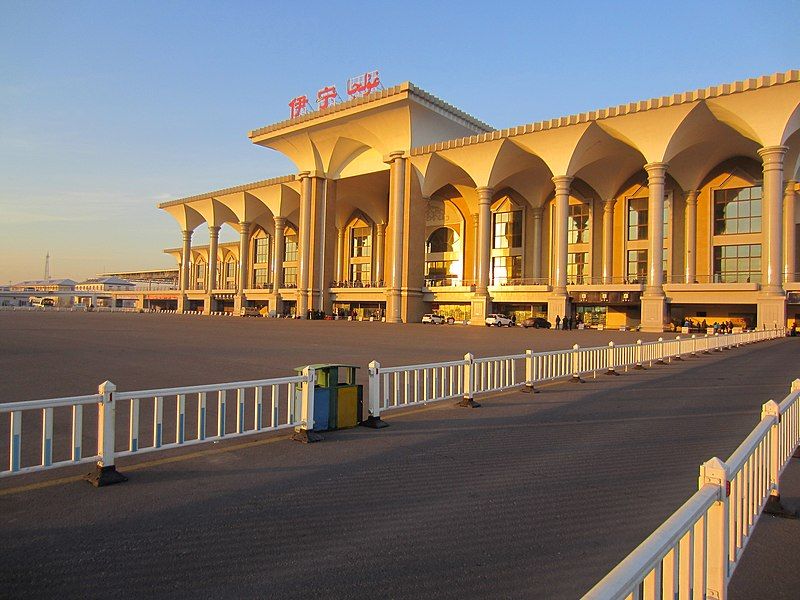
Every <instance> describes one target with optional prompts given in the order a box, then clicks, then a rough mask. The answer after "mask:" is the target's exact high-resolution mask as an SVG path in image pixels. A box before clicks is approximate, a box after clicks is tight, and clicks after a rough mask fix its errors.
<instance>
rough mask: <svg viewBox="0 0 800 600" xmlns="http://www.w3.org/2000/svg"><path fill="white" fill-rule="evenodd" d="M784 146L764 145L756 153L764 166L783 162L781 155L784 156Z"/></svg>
mask: <svg viewBox="0 0 800 600" xmlns="http://www.w3.org/2000/svg"><path fill="white" fill-rule="evenodd" d="M787 150H788V148H787V147H786V146H764V147H763V148H759V149H758V150H757V152H758V155H759V156H760V157H761V160H762V161H763V163H764V166H767V165H771V164H783V157H784V156H786V151H787Z"/></svg>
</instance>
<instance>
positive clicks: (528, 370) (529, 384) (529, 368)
mask: <svg viewBox="0 0 800 600" xmlns="http://www.w3.org/2000/svg"><path fill="white" fill-rule="evenodd" d="M522 391H523V392H532V393H534V394H538V393H539V390H537V389H536V388H535V387H533V350H525V387H524V388H522Z"/></svg>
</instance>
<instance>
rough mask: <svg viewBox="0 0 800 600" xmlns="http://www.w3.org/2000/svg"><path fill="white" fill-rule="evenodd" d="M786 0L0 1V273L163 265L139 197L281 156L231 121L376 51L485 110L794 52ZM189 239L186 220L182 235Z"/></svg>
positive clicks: (565, 109)
mask: <svg viewBox="0 0 800 600" xmlns="http://www.w3.org/2000/svg"><path fill="white" fill-rule="evenodd" d="M798 17H800V3H798V2H797V1H796V0H795V1H785V2H779V1H775V2H769V1H765V2H752V1H745V2H686V3H683V2H671V3H647V2H615V3H599V2H573V3H559V4H555V3H543V2H494V3H487V2H474V3H471V2H467V1H460V2H409V1H406V2H391V3H389V2H363V3H360V2H331V1H327V2H315V1H309V0H306V1H304V2H228V3H223V2H218V1H216V2H142V1H137V2H113V3H109V2H66V1H62V2H37V1H24V2H19V1H16V0H5V1H4V2H2V3H1V4H0V226H2V231H3V233H2V235H0V284H7V283H8V282H9V281H12V280H19V279H25V278H37V277H41V276H42V274H43V269H44V256H45V253H46V252H47V251H48V250H49V251H50V253H51V255H52V257H53V258H52V263H51V264H52V268H51V272H52V274H53V275H54V276H59V277H72V278H83V277H87V276H90V275H93V274H96V273H98V272H101V271H104V270H123V269H138V268H157V267H161V266H173V265H174V262H173V261H172V259H170V258H168V257H166V256H165V255H163V254H162V253H161V250H162V249H163V248H165V247H171V246H178V245H179V244H180V233H179V230H178V226H177V224H176V223H175V222H174V221H173V220H172V219H171V217H169V216H168V215H167V214H166V213H164V212H163V211H159V210H157V209H156V208H155V204H156V203H157V202H160V201H164V200H167V199H171V198H179V197H182V196H187V195H191V194H196V193H201V192H205V191H209V190H213V189H218V188H222V187H228V186H233V185H238V184H241V183H246V182H249V181H256V180H259V179H265V178H268V177H274V176H278V175H283V174H286V173H291V172H293V171H294V170H295V169H294V166H293V165H292V164H291V163H290V162H289V161H288V160H287V159H285V158H284V157H282V156H281V155H279V154H277V153H275V152H273V151H271V150H267V149H264V148H260V147H256V146H253V145H252V144H251V143H250V142H249V141H248V139H247V137H246V136H247V131H248V130H250V129H254V128H256V127H260V126H263V125H267V124H269V123H272V122H275V121H278V120H282V119H284V118H286V117H288V107H287V102H288V101H289V100H290V99H291V98H292V97H294V96H296V95H299V94H302V93H307V94H309V95H311V94H313V93H315V91H316V90H317V89H319V88H321V87H323V86H324V85H326V84H331V83H334V84H337V85H339V86H344V83H345V82H346V80H347V78H348V77H351V76H353V75H357V74H359V73H363V72H364V71H367V70H372V69H378V70H379V71H380V73H381V79H382V80H383V82H384V85H393V84H395V83H399V82H401V81H406V80H410V81H413V82H414V83H416V84H417V85H419V86H421V87H423V88H425V89H427V90H428V91H430V92H432V93H434V94H436V95H437V96H439V97H441V98H443V99H445V100H446V101H448V102H450V103H452V104H455V105H456V106H458V107H459V108H461V109H463V110H465V111H467V112H469V113H471V114H473V115H475V116H476V117H478V118H480V119H482V120H484V121H486V122H488V123H490V124H491V125H493V126H495V127H508V126H511V125H516V124H521V123H527V122H532V121H538V120H542V119H546V118H552V117H557V116H561V115H566V114H571V113H574V112H580V111H584V110H591V109H593V108H600V107H605V106H609V105H614V104H619V103H623V102H628V101H632V100H639V99H644V98H650V97H654V96H661V95H665V94H671V93H675V92H680V91H685V90H690V89H695V88H698V87H706V86H708V85H711V84H716V83H723V82H728V81H733V80H736V79H742V78H745V77H751V76H756V75H762V74H768V73H773V72H775V71H784V70H787V69H790V68H799V67H800V60H798V57H800V36H798V34H797V31H796V24H797V23H798V22H800V20H799V19H798ZM196 237H197V238H198V240H200V241H202V238H201V237H200V236H196Z"/></svg>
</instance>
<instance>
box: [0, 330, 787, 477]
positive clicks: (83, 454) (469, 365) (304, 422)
mask: <svg viewBox="0 0 800 600" xmlns="http://www.w3.org/2000/svg"><path fill="white" fill-rule="evenodd" d="M784 333H785V332H784V330H772V331H751V332H745V333H739V334H730V335H711V336H709V335H704V336H700V337H698V336H694V335H693V336H691V337H690V338H676V339H674V340H667V341H665V340H661V339H659V340H658V341H654V342H642V341H641V340H639V341H637V343H635V344H622V345H615V344H614V343H613V342H611V343H609V344H608V346H602V347H595V348H581V347H579V346H577V345H575V346H574V347H573V348H571V349H569V350H558V351H551V352H533V351H531V350H527V351H525V352H524V353H522V354H512V355H508V356H495V357H486V358H475V357H474V356H473V355H472V354H466V355H465V356H464V359H463V360H455V361H447V362H440V363H429V364H421V365H411V366H400V367H381V365H380V363H378V362H376V361H373V362H371V363H370V364H369V389H368V410H369V414H370V417H371V420H372V421H374V420H379V419H380V415H381V413H382V412H385V411H387V410H391V409H395V408H402V407H410V406H416V405H420V404H426V403H428V402H434V401H438V400H444V399H447V398H456V397H463V398H464V400H466V401H472V399H473V398H474V396H475V395H476V394H481V393H488V392H497V391H501V390H504V389H508V388H511V387H514V386H521V385H525V386H526V387H527V388H528V389H530V390H533V391H535V388H534V386H535V385H536V384H540V383H543V382H546V381H551V380H555V379H559V378H568V377H571V378H572V379H573V380H580V377H581V375H587V374H590V373H591V374H594V375H596V374H597V373H599V372H606V373H615V372H616V370H617V369H620V368H625V369H627V368H629V367H636V366H642V365H643V364H645V363H653V362H659V361H662V362H663V361H671V360H676V359H680V358H681V357H682V356H684V355H691V354H697V353H698V352H711V351H714V350H721V349H723V348H730V347H733V346H738V345H741V344H746V343H751V342H756V341H761V340H766V339H772V338H776V337H781V336H783V335H784ZM315 377H316V374H315V371H314V369H313V368H310V367H309V368H307V369H306V370H305V371H304V372H303V374H302V375H296V376H292V377H281V378H275V379H263V380H257V381H239V382H232V383H222V384H213V385H201V386H190V387H181V388H164V389H152V390H139V391H133V392H117V390H116V387H115V386H114V384H113V383H111V382H108V381H106V382H104V383H103V384H101V385H100V386H99V389H98V393H96V394H90V395H86V396H74V397H69V398H53V399H48V400H32V401H26V402H9V403H4V404H0V414H3V413H7V414H8V415H9V417H10V426H9V431H10V436H9V446H8V469H7V470H2V471H0V477H8V476H12V475H18V474H21V473H30V472H34V471H41V470H44V469H52V468H56V467H63V466H68V465H75V464H81V463H88V462H95V461H96V462H97V463H98V467H100V468H109V467H111V468H113V466H114V464H115V463H114V461H115V458H116V457H120V456H130V455H134V454H142V453H146V452H152V451H156V450H161V449H166V448H175V447H178V446H186V445H191V444H199V443H203V442H210V441H215V440H219V439H222V438H226V437H234V436H244V435H251V434H254V433H260V432H264V431H268V430H277V429H284V428H289V427H295V428H300V429H302V430H306V431H311V430H313V427H314V419H313V415H314V393H313V390H314V382H315V380H316V379H315ZM91 406H96V407H97V411H96V413H94V411H87V410H85V407H91ZM37 413H38V415H39V418H36V416H37ZM93 413H94V414H93ZM793 414H794V413H793ZM23 415H25V422H26V426H25V428H23ZM30 417H34V418H33V419H31V418H30ZM55 425H58V427H55ZM94 425H96V427H97V437H96V440H95V439H94V438H92V437H91V436H86V435H85V434H84V433H85V430H86V431H88V430H89V428H91V427H92V426H94ZM54 432H55V433H54ZM23 435H24V438H25V439H28V440H30V438H31V436H33V437H34V438H35V437H39V439H40V442H41V443H40V444H36V443H35V442H33V443H31V442H28V443H27V444H23ZM793 435H794V433H793ZM95 442H96V451H95V446H94V444H95ZM792 443H793V442H792ZM90 444H91V447H92V450H91V451H89V452H88V453H87V448H88V447H89V445H90ZM790 445H791V443H790V442H789V441H785V442H784V447H783V452H784V453H785V452H788V448H789V446H790ZM732 464H733V465H735V466H737V470H736V471H735V474H738V473H739V470H738V469H739V468H741V469H750V468H751V467H750V466H747V465H744V466H741V467H739V466H738V463H732ZM742 472H743V473H745V475H742V477H745V476H748V477H749V476H750V475H749V474H750V471H749V470H743V471H742Z"/></svg>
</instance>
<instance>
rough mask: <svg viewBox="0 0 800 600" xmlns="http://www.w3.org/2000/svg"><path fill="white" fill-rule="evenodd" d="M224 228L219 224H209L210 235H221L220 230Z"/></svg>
mask: <svg viewBox="0 0 800 600" xmlns="http://www.w3.org/2000/svg"><path fill="white" fill-rule="evenodd" d="M220 229H222V228H221V227H220V226H219V225H209V226H208V233H209V234H210V235H219V230H220Z"/></svg>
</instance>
